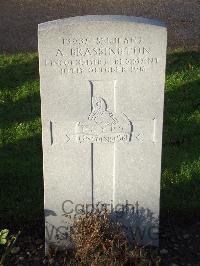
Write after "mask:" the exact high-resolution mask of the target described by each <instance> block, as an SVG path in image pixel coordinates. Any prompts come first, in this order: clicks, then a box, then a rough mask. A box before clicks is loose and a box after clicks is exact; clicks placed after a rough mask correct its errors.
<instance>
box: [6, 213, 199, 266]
mask: <svg viewBox="0 0 200 266" xmlns="http://www.w3.org/2000/svg"><path fill="white" fill-rule="evenodd" d="M41 225H42V226H41ZM43 225H44V220H43V219H42V218H41V219H39V220H37V221H34V222H32V223H26V224H22V223H20V225H19V224H16V225H14V224H13V223H12V224H10V225H9V224H7V227H10V228H11V231H12V232H17V231H18V230H19V229H22V233H21V235H20V237H19V239H18V241H17V242H16V245H15V246H16V247H19V248H20V250H19V252H18V253H17V254H15V255H10V258H9V263H10V264H8V265H20V266H22V265H25V266H27V265H31V266H37V265H38V266H41V265H48V259H47V258H45V257H44V226H43ZM1 228H2V227H1ZM159 250H160V252H161V254H160V257H161V265H164V266H165V265H166V266H168V265H173V264H174V265H188V266H189V265H192V266H193V265H196V266H197V265H199V262H200V222H198V221H192V222H191V223H188V222H187V224H185V225H184V223H183V221H182V222H181V223H175V219H170V218H167V219H165V221H162V220H161V225H160V248H159ZM163 253H164V254H163ZM63 255H65V254H60V256H59V257H57V258H55V259H54V262H53V261H52V260H51V263H52V264H51V265H59V266H62V261H63Z"/></svg>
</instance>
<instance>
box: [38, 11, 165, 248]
mask: <svg viewBox="0 0 200 266" xmlns="http://www.w3.org/2000/svg"><path fill="white" fill-rule="evenodd" d="M166 35H167V34H166V27H165V26H164V25H163V24H162V23H161V22H158V21H154V20H148V19H144V18H137V17H126V16H85V17H74V18H67V19H62V20H56V21H52V22H46V23H42V24H40V25H39V59H40V87H41V101H42V138H43V158H44V159H43V165H44V185H45V189H44V191H45V219H46V243H47V246H48V245H51V244H55V245H62V244H63V235H64V234H65V233H66V231H67V232H68V233H69V231H70V224H71V222H72V221H73V217H74V216H75V215H76V214H79V213H80V211H81V210H84V211H88V209H89V208H90V210H91V206H93V207H95V206H96V205H98V206H100V205H99V204H106V206H107V208H108V209H110V210H111V212H112V213H113V216H114V217H116V218H117V219H120V220H121V221H122V223H123V224H124V227H125V229H126V230H128V231H129V230H131V233H133V234H134V236H135V237H136V238H137V239H138V240H139V241H140V242H141V243H148V244H154V245H158V234H157V231H158V221H159V198H160V170H161V147H162V123H163V99H164V80H165V61H166ZM122 209H123V212H122ZM122 213H123V215H121V214H122ZM63 214H70V216H69V217H68V219H67V218H66V217H65V216H64V215H63ZM70 217H71V220H70V219H69V218H70ZM129 236H130V232H129ZM64 238H65V237H64Z"/></svg>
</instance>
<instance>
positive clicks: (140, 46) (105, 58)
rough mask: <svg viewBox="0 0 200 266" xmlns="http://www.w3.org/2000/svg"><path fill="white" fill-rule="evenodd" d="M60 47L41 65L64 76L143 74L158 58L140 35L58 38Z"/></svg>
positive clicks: (157, 62) (158, 60)
mask: <svg viewBox="0 0 200 266" xmlns="http://www.w3.org/2000/svg"><path fill="white" fill-rule="evenodd" d="M59 42H60V45H59V48H57V49H56V50H55V51H53V52H52V55H51V56H50V57H48V58H45V59H44V66H45V67H47V68H51V69H55V71H56V72H57V73H58V74H59V75H61V76H63V77H65V76H66V77H67V76H68V75H72V74H78V75H81V74H87V73H132V72H137V73H145V72H147V71H149V70H150V69H151V67H153V66H154V65H157V64H159V62H160V59H159V58H158V57H156V56H155V55H154V54H152V51H151V48H150V47H149V46H148V44H147V43H145V42H144V41H143V39H142V37H141V36H132V37H123V38H122V37H118V36H115V37H96V38H94V39H93V38H87V37H86V38H79V37H77V38H75V37H74V38H64V37H61V38H59Z"/></svg>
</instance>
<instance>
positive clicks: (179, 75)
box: [0, 50, 200, 220]
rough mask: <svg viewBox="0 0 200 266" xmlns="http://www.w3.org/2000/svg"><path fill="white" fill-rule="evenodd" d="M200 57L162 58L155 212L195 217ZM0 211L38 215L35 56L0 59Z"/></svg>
mask: <svg viewBox="0 0 200 266" xmlns="http://www.w3.org/2000/svg"><path fill="white" fill-rule="evenodd" d="M199 62H200V53H199V52H197V51H184V50H179V51H174V52H171V53H169V54H168V56H167V77H166V92H165V116H164V135H163V157H162V158H163V159H162V184H161V210H162V212H163V213H176V214H177V215H183V216H185V217H186V216H187V215H188V216H189V215H190V216H191V215H199V213H198V212H199V210H200V196H199V195H200V152H199V147H200V66H199ZM0 114H1V116H0V187H1V191H0V193H1V194H0V213H1V218H3V219H6V220H9V219H11V218H12V219H14V218H16V219H22V220H24V219H25V220H31V219H33V218H34V219H35V218H37V217H38V216H39V215H41V214H42V212H43V179H42V148H41V121H40V97H39V74H38V57H37V54H31V53H29V54H17V55H0Z"/></svg>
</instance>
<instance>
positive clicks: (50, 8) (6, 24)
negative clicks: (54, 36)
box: [0, 0, 200, 53]
mask: <svg viewBox="0 0 200 266" xmlns="http://www.w3.org/2000/svg"><path fill="white" fill-rule="evenodd" d="M199 11H200V6H199V0H123V1H118V0H96V1H95V2H94V1H93V0H82V1H74V0H68V1H59V0H55V1H52V0H46V1H41V0H29V1H27V0H20V1H19V0H9V1H0V13H1V15H0V36H1V37H0V39H1V41H0V52H8V53H12V52H19V51H36V50H37V25H38V24H39V23H41V22H45V21H49V20H54V19H59V18H64V17H70V16H81V15H87V14H92V15H110V14H113V15H128V16H130V15H132V16H142V17H147V18H153V19H160V20H163V21H165V22H166V24H167V27H168V47H169V48H175V47H189V48H192V47H193V48H198V47H199V24H200V16H199Z"/></svg>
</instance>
